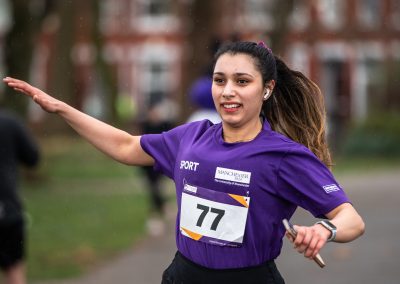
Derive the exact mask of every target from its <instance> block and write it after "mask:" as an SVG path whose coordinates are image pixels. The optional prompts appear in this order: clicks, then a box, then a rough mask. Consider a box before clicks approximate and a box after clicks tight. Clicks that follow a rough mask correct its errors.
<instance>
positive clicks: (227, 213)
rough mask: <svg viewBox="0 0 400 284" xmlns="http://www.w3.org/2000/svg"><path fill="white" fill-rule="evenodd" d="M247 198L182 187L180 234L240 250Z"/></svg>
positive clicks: (204, 189)
mask: <svg viewBox="0 0 400 284" xmlns="http://www.w3.org/2000/svg"><path fill="white" fill-rule="evenodd" d="M249 204H250V197H248V196H242V195H235V194H228V193H224V192H218V191H214V190H209V189H206V188H202V187H198V186H193V185H189V184H185V186H184V190H183V193H182V200H181V216H180V231H181V234H182V235H184V236H186V237H189V238H192V239H193V240H196V241H201V242H206V243H210V244H214V245H220V246H232V247H239V246H241V244H242V242H243V236H244V233H245V228H246V221H247V214H248V210H249Z"/></svg>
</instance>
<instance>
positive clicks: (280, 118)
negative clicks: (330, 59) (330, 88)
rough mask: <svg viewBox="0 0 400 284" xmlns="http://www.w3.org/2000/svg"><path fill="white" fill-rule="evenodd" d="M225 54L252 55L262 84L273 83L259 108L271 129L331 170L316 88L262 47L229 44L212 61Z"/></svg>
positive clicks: (322, 102) (239, 43)
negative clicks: (304, 147)
mask: <svg viewBox="0 0 400 284" xmlns="http://www.w3.org/2000/svg"><path fill="white" fill-rule="evenodd" d="M224 53H230V54H237V53H243V54H247V55H249V56H251V57H252V58H253V59H254V60H255V65H256V66H257V68H258V70H259V71H260V73H261V75H262V77H263V81H264V85H266V84H267V83H268V82H269V81H271V80H275V87H274V90H273V92H272V95H271V96H270V98H269V99H268V100H266V101H265V102H264V104H263V107H262V111H263V113H264V115H265V117H266V118H267V120H268V121H269V123H270V124H271V127H272V129H273V130H275V131H277V132H279V133H281V134H283V135H285V136H287V137H289V138H290V139H292V140H294V141H296V142H298V143H301V144H303V145H304V146H306V147H307V148H309V149H310V150H311V151H312V152H313V153H314V154H315V155H316V156H317V157H318V158H319V159H320V160H321V161H322V162H323V163H324V164H325V165H327V166H328V167H331V166H332V160H331V156H330V153H329V148H328V143H327V139H326V112H325V105H324V97H323V95H322V93H321V91H320V89H319V88H318V86H317V85H316V84H315V83H314V82H312V81H311V80H310V79H308V78H307V77H306V76H304V75H303V74H302V73H301V72H298V71H294V70H291V69H290V68H289V67H288V66H287V65H286V64H285V62H284V61H283V60H282V59H281V58H280V57H278V56H275V55H274V54H272V52H271V50H270V49H269V48H267V47H266V46H265V45H264V44H257V43H254V42H233V43H229V44H227V45H224V46H222V47H221V48H220V49H219V50H218V51H217V53H216V55H215V61H216V60H217V59H218V58H219V57H220V56H221V55H222V54H224Z"/></svg>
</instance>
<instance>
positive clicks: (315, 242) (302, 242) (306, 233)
mask: <svg viewBox="0 0 400 284" xmlns="http://www.w3.org/2000/svg"><path fill="white" fill-rule="evenodd" d="M295 229H296V230H297V237H296V239H295V240H294V248H295V249H296V250H297V251H298V252H299V253H301V254H304V256H305V257H307V258H313V257H315V255H317V253H319V251H320V250H321V248H322V247H323V246H324V245H325V243H326V240H325V239H324V238H323V236H322V235H321V234H320V232H319V231H318V230H316V229H315V228H314V227H304V226H295Z"/></svg>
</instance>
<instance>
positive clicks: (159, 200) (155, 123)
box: [141, 94, 178, 236]
mask: <svg viewBox="0 0 400 284" xmlns="http://www.w3.org/2000/svg"><path fill="white" fill-rule="evenodd" d="M153 97H155V98H156V99H153V100H151V101H150V106H149V109H148V111H147V114H146V116H145V118H144V120H142V121H141V130H142V133H143V134H159V133H161V132H164V131H168V130H170V129H172V128H173V127H174V126H175V124H176V121H177V119H178V106H177V104H176V103H175V102H174V101H173V100H172V99H170V98H168V96H167V95H164V96H163V95H161V94H156V95H153ZM141 169H142V170H143V173H144V176H145V178H146V182H147V185H148V189H149V191H150V217H149V218H148V220H147V224H146V227H147V231H148V233H149V234H150V235H152V236H160V235H162V234H163V232H164V230H165V224H164V220H163V217H164V214H165V213H166V212H165V205H166V198H165V192H164V190H163V188H162V180H163V174H162V173H160V172H158V171H155V170H154V169H153V166H144V167H141Z"/></svg>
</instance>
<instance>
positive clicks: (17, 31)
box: [2, 0, 46, 117]
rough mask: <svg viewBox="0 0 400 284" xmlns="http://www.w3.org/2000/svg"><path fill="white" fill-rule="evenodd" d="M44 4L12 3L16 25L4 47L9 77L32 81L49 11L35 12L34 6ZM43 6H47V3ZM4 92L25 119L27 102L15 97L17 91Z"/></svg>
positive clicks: (5, 99)
mask: <svg viewBox="0 0 400 284" xmlns="http://www.w3.org/2000/svg"><path fill="white" fill-rule="evenodd" d="M40 1H42V0H35V1H26V0H12V1H9V4H10V8H11V19H12V26H11V29H10V30H9V32H8V33H7V34H6V36H5V45H4V54H5V69H6V70H5V71H6V74H7V76H14V77H17V78H20V79H22V80H28V79H29V72H30V66H31V61H32V54H33V50H34V41H35V36H36V34H37V32H38V30H39V26H40V22H41V20H42V19H43V17H44V13H45V12H46V9H43V10H42V11H41V13H34V12H33V11H32V6H33V5H34V4H40V3H38V2H40ZM42 2H43V1H42ZM42 5H43V7H46V5H45V2H43V3H42ZM4 92H5V93H4V97H3V101H2V103H3V104H4V105H5V106H7V107H9V108H12V109H14V110H15V111H16V112H18V113H19V114H20V115H22V116H23V117H25V116H26V110H27V100H26V99H24V98H23V97H22V96H15V91H14V90H12V89H10V88H6V89H5V91H4Z"/></svg>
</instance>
